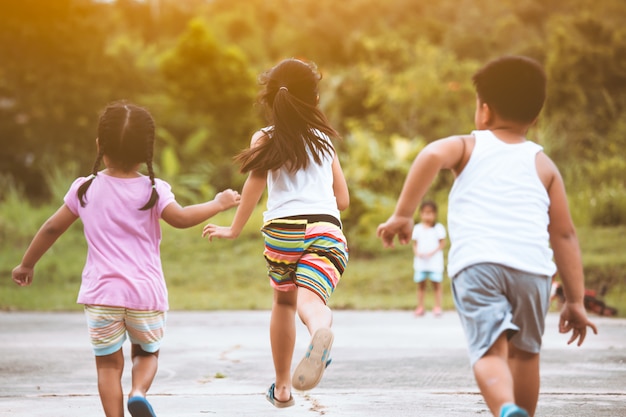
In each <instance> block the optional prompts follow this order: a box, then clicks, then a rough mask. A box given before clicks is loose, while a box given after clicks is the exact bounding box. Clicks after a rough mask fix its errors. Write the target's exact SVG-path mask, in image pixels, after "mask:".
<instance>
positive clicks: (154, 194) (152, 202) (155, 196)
mask: <svg viewBox="0 0 626 417" xmlns="http://www.w3.org/2000/svg"><path fill="white" fill-rule="evenodd" d="M149 156H150V159H149V160H148V161H146V165H147V166H148V175H149V176H150V182H151V183H152V192H151V193H150V199H149V200H148V202H147V203H146V204H145V205H144V206H143V207H142V208H140V209H139V210H150V209H151V208H152V207H154V205H155V204H156V202H157V201H158V199H159V193H157V190H156V183H155V181H154V170H153V169H152V152H150V155H149Z"/></svg>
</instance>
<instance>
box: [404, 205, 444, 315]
mask: <svg viewBox="0 0 626 417" xmlns="http://www.w3.org/2000/svg"><path fill="white" fill-rule="evenodd" d="M411 240H412V241H413V270H414V274H413V281H414V282H415V283H416V284H417V308H416V309H415V312H414V313H413V314H414V315H415V316H416V317H419V316H423V315H424V311H425V310H424V293H425V292H426V281H427V280H428V281H430V282H431V283H432V284H433V288H434V290H435V305H434V307H433V314H434V315H435V316H441V314H442V310H441V304H442V298H443V288H442V287H441V283H442V282H443V270H444V266H443V248H444V247H445V246H446V229H445V227H443V225H442V224H441V223H439V222H437V203H435V202H434V201H431V200H426V201H423V202H422V204H421V205H420V222H419V223H418V224H416V225H415V227H413V234H412V236H411Z"/></svg>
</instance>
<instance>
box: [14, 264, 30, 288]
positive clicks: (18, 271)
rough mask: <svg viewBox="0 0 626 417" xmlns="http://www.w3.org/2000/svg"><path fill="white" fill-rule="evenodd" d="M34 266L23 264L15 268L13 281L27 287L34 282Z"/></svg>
mask: <svg viewBox="0 0 626 417" xmlns="http://www.w3.org/2000/svg"><path fill="white" fill-rule="evenodd" d="M33 274H34V270H33V268H27V267H25V266H22V265H21V264H20V265H18V266H16V267H15V268H13V272H12V274H11V275H12V277H13V281H14V282H15V283H16V284H17V285H19V286H20V287H26V286H28V285H30V284H32V283H33Z"/></svg>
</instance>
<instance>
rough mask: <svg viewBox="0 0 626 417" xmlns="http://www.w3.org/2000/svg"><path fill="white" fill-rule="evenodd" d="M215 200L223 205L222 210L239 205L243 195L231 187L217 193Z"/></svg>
mask: <svg viewBox="0 0 626 417" xmlns="http://www.w3.org/2000/svg"><path fill="white" fill-rule="evenodd" d="M213 200H214V201H215V202H216V203H217V204H219V205H220V207H222V210H227V209H229V208H231V207H234V206H237V205H239V202H240V201H241V196H240V195H239V193H238V192H237V191H233V190H231V189H230V188H229V189H227V190H224V191H222V192H220V193H217V194H216V195H215V198H214V199H213Z"/></svg>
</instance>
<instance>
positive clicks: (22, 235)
mask: <svg viewBox="0 0 626 417" xmlns="http://www.w3.org/2000/svg"><path fill="white" fill-rule="evenodd" d="M0 204H1V205H0V213H1V214H2V216H1V217H0V237H1V238H2V240H1V241H0V274H1V275H2V276H3V277H4V279H2V280H0V309H2V310H40V311H63V310H80V309H81V308H82V307H81V306H79V305H76V295H77V293H78V288H79V285H80V274H81V271H82V268H83V265H84V262H85V255H86V244H85V242H84V238H83V236H82V227H81V225H80V222H77V223H76V224H75V225H73V226H72V227H71V228H70V230H69V231H68V232H67V233H65V234H64V235H63V236H62V237H61V238H60V239H59V240H58V241H57V243H56V244H55V245H54V246H53V247H52V248H51V250H50V251H49V252H48V253H47V254H46V255H45V256H44V257H43V258H42V259H41V261H40V262H39V264H38V265H37V268H36V271H35V279H34V283H33V285H32V286H30V287H24V288H21V287H18V286H16V285H15V284H13V282H12V281H11V279H10V276H11V269H12V268H13V267H14V266H15V265H17V264H18V263H19V261H20V259H21V256H22V254H23V251H24V250H25V249H26V247H27V245H28V242H29V241H30V239H31V238H32V236H33V234H34V233H35V232H36V230H37V228H38V227H39V225H40V224H41V223H42V222H43V221H44V220H45V219H46V218H47V217H48V216H49V215H50V214H51V213H52V212H53V211H54V209H55V207H52V206H47V207H40V208H33V207H30V206H28V205H26V204H24V203H20V202H19V200H17V199H11V198H8V199H5V201H4V202H3V203H0ZM261 211H262V210H261V208H259V209H257V212H256V213H254V215H253V218H252V219H251V221H250V223H249V224H248V225H247V226H246V228H245V229H244V233H243V234H242V236H240V238H239V239H237V240H235V241H223V240H220V241H214V242H208V241H207V240H206V239H202V237H201V231H202V226H197V227H194V228H191V229H187V230H177V229H173V228H171V227H169V226H167V225H165V224H164V225H163V242H162V245H161V250H162V259H163V268H164V271H165V276H166V280H167V282H168V288H169V295H170V307H171V308H172V309H174V310H241V309H269V308H270V307H271V304H272V289H271V287H270V286H269V283H268V278H267V277H266V274H265V263H264V260H263V256H262V246H263V242H262V239H261V235H260V233H259V228H260V227H261ZM232 214H233V213H232V212H229V213H222V214H220V215H218V216H216V217H215V218H214V219H212V221H213V222H215V223H217V224H228V223H230V221H231V219H232ZM579 235H580V241H581V247H582V250H583V262H584V264H585V272H586V280H587V287H589V288H593V289H596V290H600V289H601V288H602V286H603V285H606V286H607V288H608V291H607V293H606V297H605V300H606V302H607V304H609V305H611V306H614V307H617V308H618V309H619V310H620V315H621V316H626V259H624V256H623V248H625V247H626V227H623V226H622V227H615V228H601V229H597V228H583V229H580V230H579ZM362 239H369V240H368V241H367V242H351V244H352V245H353V246H354V245H357V244H359V243H361V244H363V245H366V246H367V247H369V248H371V247H376V245H378V246H379V247H380V250H379V251H378V252H373V253H372V252H371V251H367V253H368V256H367V257H356V256H352V257H351V259H350V261H349V263H348V268H347V270H346V273H345V275H344V277H343V278H342V280H341V281H340V283H339V286H338V288H337V290H336V292H335V294H334V295H333V297H332V298H331V301H330V305H331V307H332V308H335V309H412V308H414V305H415V284H413V282H412V275H413V270H412V255H411V250H410V248H409V247H408V246H404V247H397V248H395V249H383V248H382V246H380V244H379V243H378V242H376V238H375V237H374V232H373V231H372V234H371V237H367V238H362ZM355 252H358V251H355ZM426 299H427V307H430V306H431V305H432V293H429V294H428V295H427V298H426ZM444 307H445V308H446V309H452V308H453V303H452V299H451V296H450V288H449V280H448V279H447V278H446V281H445V283H444Z"/></svg>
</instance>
